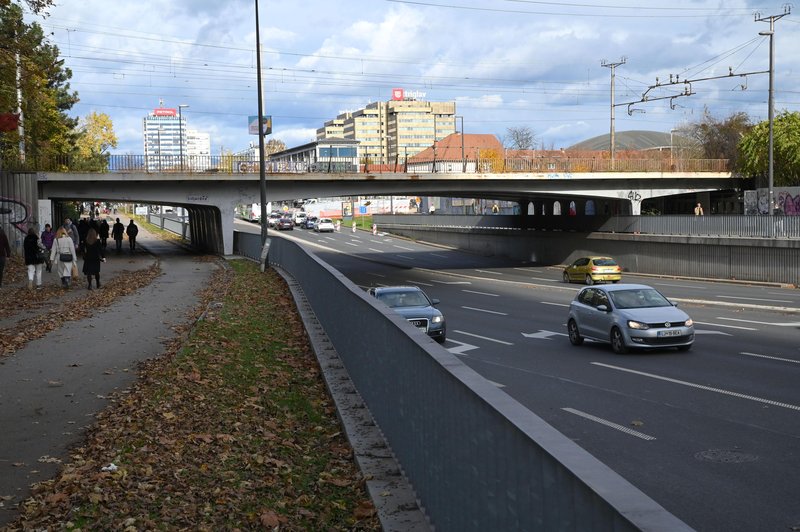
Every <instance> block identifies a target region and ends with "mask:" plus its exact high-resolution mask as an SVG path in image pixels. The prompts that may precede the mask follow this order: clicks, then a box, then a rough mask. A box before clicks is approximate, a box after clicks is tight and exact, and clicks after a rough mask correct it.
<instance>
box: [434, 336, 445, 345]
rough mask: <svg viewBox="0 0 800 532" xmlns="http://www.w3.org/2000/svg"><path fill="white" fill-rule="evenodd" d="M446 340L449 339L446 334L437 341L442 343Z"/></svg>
mask: <svg viewBox="0 0 800 532" xmlns="http://www.w3.org/2000/svg"><path fill="white" fill-rule="evenodd" d="M445 340H447V338H445V337H444V336H440V337H438V338H436V341H437V342H439V343H440V344H443V343H444V342H445Z"/></svg>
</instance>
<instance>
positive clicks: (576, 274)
mask: <svg viewBox="0 0 800 532" xmlns="http://www.w3.org/2000/svg"><path fill="white" fill-rule="evenodd" d="M563 278H564V282H565V283H569V282H571V281H582V282H584V283H586V284H588V285H592V284H594V283H597V282H599V281H611V282H612V283H618V282H619V281H620V280H621V279H622V268H620V267H619V264H617V261H615V260H614V259H612V258H611V257H581V258H579V259H577V260H576V261H575V262H573V263H572V264H570V265H569V266H567V267H566V268H564V276H563Z"/></svg>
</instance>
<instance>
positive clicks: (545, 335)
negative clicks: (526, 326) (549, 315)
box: [522, 329, 569, 340]
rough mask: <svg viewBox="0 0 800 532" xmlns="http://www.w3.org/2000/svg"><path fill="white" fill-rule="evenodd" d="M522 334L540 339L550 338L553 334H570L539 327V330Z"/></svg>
mask: <svg viewBox="0 0 800 532" xmlns="http://www.w3.org/2000/svg"><path fill="white" fill-rule="evenodd" d="M522 336H524V337H525V338H538V339H540V340H549V339H550V337H551V336H569V335H568V334H566V333H560V332H553V331H545V330H544V329H539V332H535V333H522Z"/></svg>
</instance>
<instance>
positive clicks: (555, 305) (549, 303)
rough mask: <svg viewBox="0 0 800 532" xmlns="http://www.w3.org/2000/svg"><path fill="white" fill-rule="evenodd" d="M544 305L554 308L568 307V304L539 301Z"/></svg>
mask: <svg viewBox="0 0 800 532" xmlns="http://www.w3.org/2000/svg"><path fill="white" fill-rule="evenodd" d="M539 303H541V304H542V305H553V306H554V307H568V306H569V304H568V303H551V302H550V301H539Z"/></svg>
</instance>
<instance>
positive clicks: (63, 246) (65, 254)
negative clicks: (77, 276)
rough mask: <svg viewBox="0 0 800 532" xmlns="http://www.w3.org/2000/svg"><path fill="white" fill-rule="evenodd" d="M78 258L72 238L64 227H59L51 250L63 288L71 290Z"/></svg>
mask: <svg viewBox="0 0 800 532" xmlns="http://www.w3.org/2000/svg"><path fill="white" fill-rule="evenodd" d="M77 257H78V256H77V254H76V253H75V245H74V244H73V242H72V237H70V236H69V234H68V233H67V230H66V229H65V228H64V227H63V226H61V227H59V228H58V231H56V239H55V241H53V249H51V250H50V260H51V261H52V262H54V263H55V265H56V271H57V272H58V276H59V277H61V286H62V287H63V288H69V285H70V283H71V281H72V266H73V264H75V260H77Z"/></svg>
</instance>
